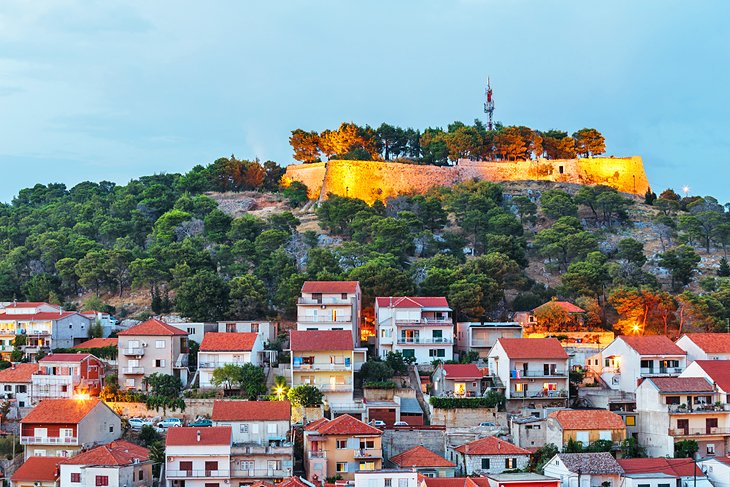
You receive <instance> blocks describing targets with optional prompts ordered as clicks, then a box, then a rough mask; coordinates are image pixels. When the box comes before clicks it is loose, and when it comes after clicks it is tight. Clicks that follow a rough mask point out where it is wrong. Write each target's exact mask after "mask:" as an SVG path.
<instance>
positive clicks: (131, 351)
mask: <svg viewBox="0 0 730 487" xmlns="http://www.w3.org/2000/svg"><path fill="white" fill-rule="evenodd" d="M122 353H123V354H124V355H144V348H143V347H129V348H125V349H123V351H122Z"/></svg>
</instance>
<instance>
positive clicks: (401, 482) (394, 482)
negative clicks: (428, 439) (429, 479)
mask: <svg viewBox="0 0 730 487" xmlns="http://www.w3.org/2000/svg"><path fill="white" fill-rule="evenodd" d="M354 477H355V480H354V485H353V487H424V482H423V477H422V476H421V474H420V473H418V472H415V471H413V470H410V469H409V470H400V469H386V470H360V471H358V472H355V475H354ZM325 485H330V484H325ZM296 487H305V486H296Z"/></svg>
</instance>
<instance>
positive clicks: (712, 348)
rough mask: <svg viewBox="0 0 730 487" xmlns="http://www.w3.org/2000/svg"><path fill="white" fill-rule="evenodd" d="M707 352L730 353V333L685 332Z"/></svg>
mask: <svg viewBox="0 0 730 487" xmlns="http://www.w3.org/2000/svg"><path fill="white" fill-rule="evenodd" d="M684 336H686V337H687V338H689V339H690V340H692V341H693V342H694V344H695V345H697V346H698V347H700V348H701V349H702V350H703V351H704V352H705V353H730V333H685V334H684Z"/></svg>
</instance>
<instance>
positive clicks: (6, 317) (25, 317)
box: [0, 311, 88, 321]
mask: <svg viewBox="0 0 730 487" xmlns="http://www.w3.org/2000/svg"><path fill="white" fill-rule="evenodd" d="M77 314H78V315H79V316H81V315H80V314H79V313H77V312H76V311H63V312H61V313H57V312H53V311H45V312H43V313H28V314H17V315H14V314H6V313H2V314H0V321H53V320H60V319H61V318H66V317H67V316H71V315H77ZM84 318H86V316H84ZM86 319H88V318H86Z"/></svg>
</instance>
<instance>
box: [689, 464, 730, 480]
mask: <svg viewBox="0 0 730 487" xmlns="http://www.w3.org/2000/svg"><path fill="white" fill-rule="evenodd" d="M697 463H698V465H699V466H700V468H701V469H702V471H703V472H704V473H705V475H707V478H708V479H709V481H710V483H712V485H713V487H730V457H706V458H703V459H701V460H699V461H698V462H697ZM689 485H691V484H688V487H689ZM703 487H705V486H703Z"/></svg>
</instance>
